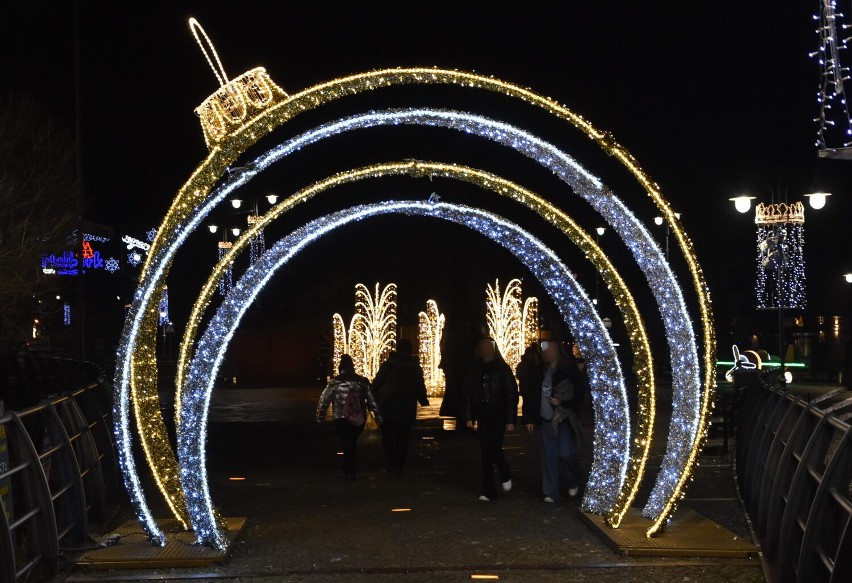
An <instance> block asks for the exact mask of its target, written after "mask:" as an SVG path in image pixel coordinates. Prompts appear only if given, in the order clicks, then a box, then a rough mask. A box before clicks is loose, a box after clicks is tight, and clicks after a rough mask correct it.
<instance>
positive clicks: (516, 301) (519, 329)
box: [485, 279, 538, 372]
mask: <svg viewBox="0 0 852 583" xmlns="http://www.w3.org/2000/svg"><path fill="white" fill-rule="evenodd" d="M485 319H486V322H487V324H488V334H489V335H490V336H491V337H492V338H493V339H494V342H495V344H496V345H497V350H499V351H500V354H501V355H502V356H503V360H505V361H506V364H508V365H509V367H510V368H511V369H512V372H515V369H517V368H518V364H519V363H520V362H521V356H523V354H524V351H525V350H526V349H527V347H528V346H529V345H530V344H533V343H535V342H538V298H535V297H529V298H527V299H526V300H524V299H523V292H522V291H521V280H520V279H512V280H509V283H508V284H506V289H504V290H503V293H500V280H499V279H498V280H495V282H494V285H493V286H492V285H491V284H490V283H489V284H487V285H486V287H485Z"/></svg>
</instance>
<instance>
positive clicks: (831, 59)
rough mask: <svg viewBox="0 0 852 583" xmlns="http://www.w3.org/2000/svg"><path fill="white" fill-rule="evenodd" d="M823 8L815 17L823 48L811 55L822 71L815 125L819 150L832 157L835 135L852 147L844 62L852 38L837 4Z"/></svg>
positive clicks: (824, 0)
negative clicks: (844, 55)
mask: <svg viewBox="0 0 852 583" xmlns="http://www.w3.org/2000/svg"><path fill="white" fill-rule="evenodd" d="M819 5H820V11H819V14H815V15H814V20H815V21H816V22H817V29H816V33H817V36H818V37H819V48H818V49H817V50H816V51H814V52H812V53H811V54H810V56H811V57H815V58H816V59H817V61H818V62H819V69H820V83H819V89H818V91H817V104H818V105H819V115H817V117H816V118H815V119H814V121H815V122H816V123H817V139H816V147H817V148H820V149H821V150H823V151H825V153H826V155H829V156H830V155H831V153H832V149H833V148H832V147H831V145H830V144H831V142H832V139H831V138H832V137H834V135H835V134H837V139H840V140H841V142H840V143H842V144H843V147H844V148H848V147H849V146H852V116H850V114H849V103H848V102H847V100H846V91H845V89H844V84H845V82H846V81H848V80H849V68H848V67H844V66H843V62H842V60H841V58H840V52H841V51H843V50H846V49H847V48H848V47H847V45H846V43H847V42H848V41H849V39H850V38H852V37H850V36H847V35H848V34H849V33H848V32H847V30H848V29H849V28H850V25H849V24H844V23H843V22H842V21H841V19H843V18H844V15H843V14H842V13H840V12H837V2H836V1H835V0H819ZM822 154H823V153H822V152H821V155H822Z"/></svg>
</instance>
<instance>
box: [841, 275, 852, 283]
mask: <svg viewBox="0 0 852 583" xmlns="http://www.w3.org/2000/svg"><path fill="white" fill-rule="evenodd" d="M843 279H845V280H846V283H852V273H844V274H843Z"/></svg>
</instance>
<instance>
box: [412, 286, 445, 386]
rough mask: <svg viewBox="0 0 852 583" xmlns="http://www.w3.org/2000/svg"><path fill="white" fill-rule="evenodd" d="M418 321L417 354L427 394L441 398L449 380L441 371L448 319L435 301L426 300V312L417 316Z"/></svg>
mask: <svg viewBox="0 0 852 583" xmlns="http://www.w3.org/2000/svg"><path fill="white" fill-rule="evenodd" d="M417 321H418V330H417V340H418V349H417V353H418V355H419V357H420V368H421V369H423V380H424V381H425V383H426V394H427V395H429V396H430V397H440V396H441V395H443V394H444V390H445V389H446V388H447V380H446V378H445V377H444V371H443V370H442V369H441V339H442V338H443V335H444V324H445V323H446V318H445V317H444V314H442V313H441V312H440V311H439V310H438V304H437V302H436V301H435V300H426V310H425V311H423V312H420V313H419V314H417Z"/></svg>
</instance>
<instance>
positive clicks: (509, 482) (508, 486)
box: [503, 480, 512, 492]
mask: <svg viewBox="0 0 852 583" xmlns="http://www.w3.org/2000/svg"><path fill="white" fill-rule="evenodd" d="M511 489H512V480H506V481H505V482H503V491H504V492H509V491H510V490H511Z"/></svg>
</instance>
